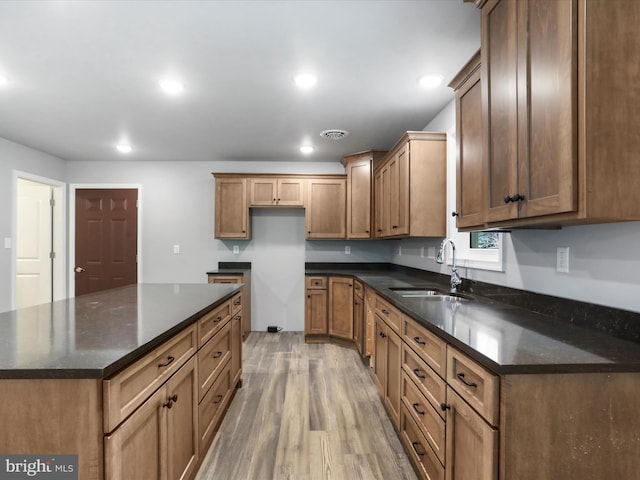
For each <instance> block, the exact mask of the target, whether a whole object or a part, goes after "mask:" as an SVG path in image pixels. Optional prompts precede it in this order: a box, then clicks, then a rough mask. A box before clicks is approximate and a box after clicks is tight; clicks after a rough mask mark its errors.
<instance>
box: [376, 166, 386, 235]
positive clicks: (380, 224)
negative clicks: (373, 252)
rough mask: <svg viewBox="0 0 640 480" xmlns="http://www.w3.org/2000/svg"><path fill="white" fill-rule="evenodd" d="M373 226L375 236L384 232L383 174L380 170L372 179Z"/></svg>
mask: <svg viewBox="0 0 640 480" xmlns="http://www.w3.org/2000/svg"><path fill="white" fill-rule="evenodd" d="M373 196H374V200H373V201H374V222H373V223H374V227H375V229H376V231H375V236H376V238H378V237H382V235H383V234H384V209H385V205H384V184H383V176H382V171H380V172H378V173H376V176H375V179H374V189H373Z"/></svg>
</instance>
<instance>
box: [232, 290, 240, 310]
mask: <svg viewBox="0 0 640 480" xmlns="http://www.w3.org/2000/svg"><path fill="white" fill-rule="evenodd" d="M240 310H242V292H240V293H237V294H236V295H235V297H233V298H232V299H231V313H232V314H233V315H235V314H236V313H238V312H239V311H240Z"/></svg>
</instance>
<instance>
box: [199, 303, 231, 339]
mask: <svg viewBox="0 0 640 480" xmlns="http://www.w3.org/2000/svg"><path fill="white" fill-rule="evenodd" d="M230 319H231V300H227V301H226V302H224V303H223V304H222V305H220V306H218V307H216V308H214V309H213V310H212V311H210V312H209V313H206V314H204V315H203V316H202V317H200V320H198V348H200V347H202V346H203V345H204V344H205V343H207V340H209V339H210V338H211V337H213V336H214V335H215V334H216V332H217V331H218V330H220V329H221V328H222V327H223V326H224V324H225V323H227V321H228V320H230Z"/></svg>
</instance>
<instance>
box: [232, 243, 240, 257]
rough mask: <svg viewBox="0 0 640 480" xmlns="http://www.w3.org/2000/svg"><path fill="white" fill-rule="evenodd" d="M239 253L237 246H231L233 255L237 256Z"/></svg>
mask: <svg viewBox="0 0 640 480" xmlns="http://www.w3.org/2000/svg"><path fill="white" fill-rule="evenodd" d="M239 253H240V247H239V246H238V245H234V246H233V254H234V255H238V254H239Z"/></svg>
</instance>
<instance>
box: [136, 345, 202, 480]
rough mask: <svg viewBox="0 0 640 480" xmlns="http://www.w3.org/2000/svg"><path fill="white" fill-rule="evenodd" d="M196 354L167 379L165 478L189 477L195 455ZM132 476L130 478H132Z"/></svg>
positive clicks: (172, 479) (193, 469) (196, 442)
mask: <svg viewBox="0 0 640 480" xmlns="http://www.w3.org/2000/svg"><path fill="white" fill-rule="evenodd" d="M196 377H197V375H196V357H195V356H193V357H191V360H189V361H188V362H187V363H186V364H185V365H184V366H183V367H182V368H180V370H178V372H177V373H176V374H175V375H174V376H173V377H171V378H170V379H169V380H168V381H167V385H166V398H165V403H164V404H163V406H164V405H167V407H165V408H166V410H167V412H166V415H167V439H166V442H167V471H168V475H167V479H168V480H180V479H186V478H192V477H193V475H194V474H195V469H196V465H197V463H198V458H199V446H198V410H197V409H198V380H197V378H196ZM132 478H133V477H132Z"/></svg>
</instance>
